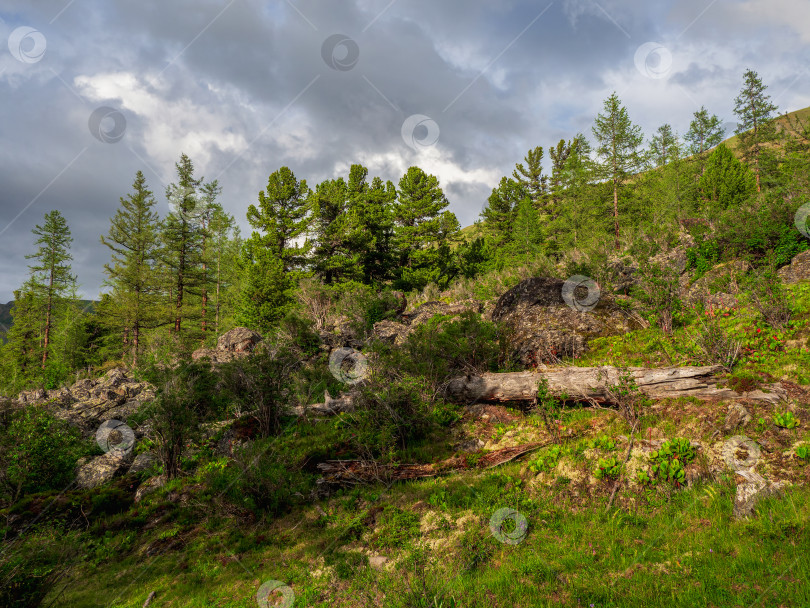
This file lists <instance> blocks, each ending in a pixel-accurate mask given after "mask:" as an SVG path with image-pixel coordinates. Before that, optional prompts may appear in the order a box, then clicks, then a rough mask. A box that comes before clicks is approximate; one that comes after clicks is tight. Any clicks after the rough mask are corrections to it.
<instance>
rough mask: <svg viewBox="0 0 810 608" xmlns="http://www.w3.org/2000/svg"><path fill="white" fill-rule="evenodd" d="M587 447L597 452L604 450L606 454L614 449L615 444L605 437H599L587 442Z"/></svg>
mask: <svg viewBox="0 0 810 608" xmlns="http://www.w3.org/2000/svg"><path fill="white" fill-rule="evenodd" d="M588 447H589V448H591V449H597V450H604V451H606V452H612V451H613V450H615V449H616V442H615V441H613V440H612V439H611V438H610V437H608V436H607V435H600V436H599V437H596V438H595V439H591V440H590V441H589V442H588Z"/></svg>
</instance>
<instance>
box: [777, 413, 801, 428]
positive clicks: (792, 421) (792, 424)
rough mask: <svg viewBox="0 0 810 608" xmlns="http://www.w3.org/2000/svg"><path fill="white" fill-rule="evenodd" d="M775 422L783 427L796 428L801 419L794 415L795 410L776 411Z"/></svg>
mask: <svg viewBox="0 0 810 608" xmlns="http://www.w3.org/2000/svg"><path fill="white" fill-rule="evenodd" d="M773 423H774V424H775V425H776V426H778V427H781V428H783V429H795V428H796V427H797V426H799V421H798V420H796V417H795V416H794V415H793V412H782V413H776V414H774V416H773Z"/></svg>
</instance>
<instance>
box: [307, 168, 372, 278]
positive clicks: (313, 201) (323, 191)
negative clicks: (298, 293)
mask: <svg viewBox="0 0 810 608" xmlns="http://www.w3.org/2000/svg"><path fill="white" fill-rule="evenodd" d="M309 204H310V207H311V209H312V215H313V221H312V227H311V234H312V237H313V241H314V247H313V250H312V256H311V265H312V269H313V270H314V271H315V273H316V274H318V275H319V276H320V277H321V279H322V280H323V282H324V283H326V284H327V285H330V284H333V283H342V282H344V281H351V280H358V281H359V280H361V279H362V269H361V268H360V267H359V264H360V260H359V254H358V253H357V252H355V251H352V249H351V247H350V246H349V215H348V212H347V210H348V207H349V197H348V186H347V184H346V181H345V180H344V179H343V178H342V177H341V178H338V179H333V180H326V181H324V182H321V183H320V184H318V185H317V186H316V188H315V190H314V192H312V193H311V196H310V203H309Z"/></svg>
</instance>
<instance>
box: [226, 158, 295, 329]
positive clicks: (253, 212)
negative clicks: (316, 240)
mask: <svg viewBox="0 0 810 608" xmlns="http://www.w3.org/2000/svg"><path fill="white" fill-rule="evenodd" d="M308 198H309V188H308V186H307V183H306V180H300V181H299V180H298V178H296V177H295V174H294V173H293V172H292V171H291V170H290V169H289V168H288V167H281V168H280V169H279V170H277V171H275V172H273V173H271V174H270V177H269V178H268V180H267V188H266V189H265V190H262V191H261V192H259V205H258V207H257V206H256V205H250V207H248V211H247V220H248V222H249V223H250V225H251V226H252V227H253V228H254V231H253V233H252V234H251V235H250V238H248V239H247V240H246V241H245V243H244V247H243V257H242V266H243V268H244V270H245V273H246V274H245V283H244V286H243V293H242V296H241V299H240V312H239V317H240V318H241V319H242V320H243V321H244V322H246V323H249V324H250V325H251V327H255V328H256V329H259V330H261V331H266V330H267V329H269V328H270V327H272V326H273V325H274V324H275V323H277V322H278V321H279V319H281V317H282V316H283V315H284V314H285V313H286V311H287V310H288V308H289V306H290V304H291V302H292V296H291V294H290V290H291V289H292V287H293V286H294V284H295V277H296V275H297V274H300V272H301V271H302V270H303V267H304V262H305V258H306V255H307V253H308V251H309V249H310V243H309V242H308V241H306V240H305V241H304V242H303V243H301V242H300V241H301V239H302V238H305V236H306V235H307V233H308V231H309V228H310V223H311V216H310V213H309V203H308Z"/></svg>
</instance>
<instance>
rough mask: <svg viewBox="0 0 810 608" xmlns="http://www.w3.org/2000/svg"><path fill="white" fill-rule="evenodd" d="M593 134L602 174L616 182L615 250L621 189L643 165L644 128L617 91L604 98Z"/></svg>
mask: <svg viewBox="0 0 810 608" xmlns="http://www.w3.org/2000/svg"><path fill="white" fill-rule="evenodd" d="M593 134H594V137H595V138H596V141H597V144H598V145H597V148H596V153H597V154H598V155H599V156H600V157H601V159H602V162H601V163H600V165H599V175H600V177H602V178H603V179H608V180H610V182H611V183H612V185H613V226H614V231H615V238H616V243H615V246H616V249H619V190H620V189H621V187H622V185H623V184H624V182H625V181H626V180H627V178H628V177H629V176H630V175H631V174H632V173H634V172H635V171H637V170H639V169H640V168H641V166H642V165H643V161H644V155H643V154H642V153H641V151H640V150H639V146H641V144H642V142H643V141H644V136H643V135H642V133H641V127H639V126H637V125H634V124H633V122H632V121H631V120H630V117H629V116H628V114H627V108H625V107H624V106H622V103H621V100H620V99H619V96H618V95H617V94H616V93H615V92H614V93H613V94H612V95H611V96H610V97H608V98H607V99H606V100H605V103H604V107H603V113H600V114H599V115H598V116H597V117H596V124H595V125H594V127H593Z"/></svg>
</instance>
